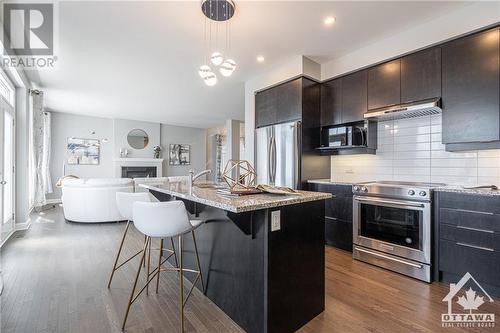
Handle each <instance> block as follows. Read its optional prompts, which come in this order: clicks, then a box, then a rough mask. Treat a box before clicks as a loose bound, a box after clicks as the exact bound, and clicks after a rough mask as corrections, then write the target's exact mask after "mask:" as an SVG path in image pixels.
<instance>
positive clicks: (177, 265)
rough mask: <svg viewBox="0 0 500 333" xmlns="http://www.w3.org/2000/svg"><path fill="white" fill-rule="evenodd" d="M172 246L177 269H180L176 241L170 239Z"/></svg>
mask: <svg viewBox="0 0 500 333" xmlns="http://www.w3.org/2000/svg"><path fill="white" fill-rule="evenodd" d="M170 244H172V251H174V259H175V267H179V262H178V261H177V252H175V246H174V239H173V238H172V237H170Z"/></svg>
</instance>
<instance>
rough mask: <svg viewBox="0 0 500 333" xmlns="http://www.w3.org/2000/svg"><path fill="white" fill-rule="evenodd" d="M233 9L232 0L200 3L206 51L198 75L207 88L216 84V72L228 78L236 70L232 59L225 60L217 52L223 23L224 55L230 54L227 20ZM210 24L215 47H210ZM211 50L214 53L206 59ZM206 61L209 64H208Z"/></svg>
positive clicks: (207, 0) (212, 0)
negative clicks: (203, 20)
mask: <svg viewBox="0 0 500 333" xmlns="http://www.w3.org/2000/svg"><path fill="white" fill-rule="evenodd" d="M234 8H235V6H234V2H233V1H232V0H204V1H202V3H201V11H202V12H203V14H204V15H205V17H206V18H205V26H204V28H205V29H204V34H205V35H204V38H205V48H206V51H205V58H204V63H205V64H204V65H201V66H200V67H199V68H198V74H199V75H200V77H201V78H202V79H203V82H205V84H206V85H207V86H214V85H215V84H217V70H218V72H219V73H220V74H221V75H222V76H224V77H229V76H231V74H233V72H234V70H235V69H236V62H235V61H234V60H233V59H231V58H229V57H227V58H225V57H224V55H223V54H222V53H221V52H219V51H217V48H218V47H219V45H218V41H219V25H220V23H222V22H225V54H226V56H227V55H228V54H229V53H230V50H231V43H230V42H231V39H230V34H231V31H230V23H229V19H230V18H231V17H233V15H234ZM207 23H208V28H207ZM212 23H213V24H214V30H215V45H212ZM207 34H208V39H207ZM207 40H208V41H207ZM213 48H215V51H213V52H212V53H211V55H210V57H209V58H208V54H209V53H210V51H212V50H213ZM208 60H209V61H210V62H208ZM211 66H212V67H211ZM212 68H213V69H212Z"/></svg>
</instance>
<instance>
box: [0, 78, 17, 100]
mask: <svg viewBox="0 0 500 333" xmlns="http://www.w3.org/2000/svg"><path fill="white" fill-rule="evenodd" d="M14 93H15V91H14V88H13V87H12V86H11V85H10V83H9V82H8V81H7V79H6V78H5V77H4V76H3V75H2V73H0V96H2V97H3V98H5V100H6V101H7V102H8V103H9V104H10V105H11V106H14V96H15V94H14Z"/></svg>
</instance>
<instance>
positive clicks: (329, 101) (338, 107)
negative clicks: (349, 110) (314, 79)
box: [321, 79, 342, 126]
mask: <svg viewBox="0 0 500 333" xmlns="http://www.w3.org/2000/svg"><path fill="white" fill-rule="evenodd" d="M341 123H342V79H336V80H331V81H327V82H324V83H323V84H321V126H331V125H338V124H341Z"/></svg>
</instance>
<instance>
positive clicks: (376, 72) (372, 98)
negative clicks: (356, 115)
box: [368, 59, 401, 110]
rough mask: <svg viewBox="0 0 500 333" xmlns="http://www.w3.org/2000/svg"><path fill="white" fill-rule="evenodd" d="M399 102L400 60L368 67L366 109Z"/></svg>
mask: <svg viewBox="0 0 500 333" xmlns="http://www.w3.org/2000/svg"><path fill="white" fill-rule="evenodd" d="M399 103H401V60H400V59H396V60H393V61H390V62H387V63H385V64H381V65H378V66H375V67H372V68H370V69H368V109H370V110H372V109H378V108H381V107H384V106H389V105H395V104H399Z"/></svg>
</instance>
